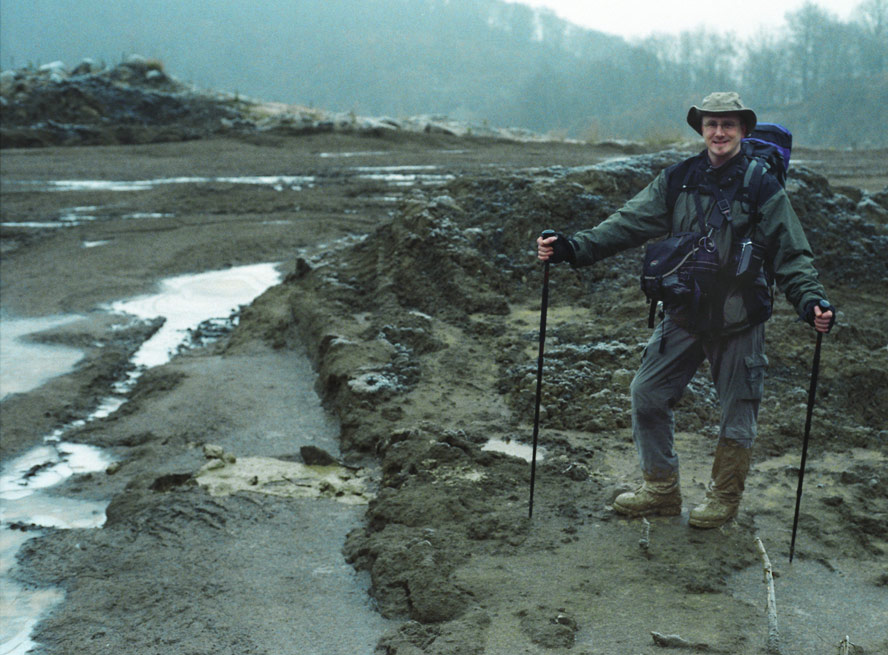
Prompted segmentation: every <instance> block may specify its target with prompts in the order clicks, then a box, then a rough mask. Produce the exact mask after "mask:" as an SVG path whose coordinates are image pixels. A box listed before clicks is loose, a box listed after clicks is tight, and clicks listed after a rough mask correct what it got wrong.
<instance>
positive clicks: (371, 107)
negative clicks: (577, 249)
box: [0, 0, 888, 147]
mask: <svg viewBox="0 0 888 655" xmlns="http://www.w3.org/2000/svg"><path fill="white" fill-rule="evenodd" d="M886 44H888V0H864V1H863V2H861V3H860V4H859V5H858V7H857V9H856V11H855V12H853V13H852V19H851V20H849V21H847V22H843V21H840V20H838V19H837V18H835V17H834V16H833V15H832V14H831V13H829V12H827V11H825V10H822V9H820V8H819V7H818V6H817V5H816V4H808V5H805V6H804V7H803V8H802V9H799V10H798V11H796V12H794V13H789V14H787V16H786V20H785V22H784V23H783V24H781V25H775V26H773V28H771V29H770V30H767V31H763V32H762V33H760V34H757V35H755V36H754V37H752V38H750V39H746V40H742V41H738V40H737V39H730V38H727V35H726V34H720V33H717V32H711V31H707V30H703V29H697V30H695V31H693V32H685V33H681V34H676V35H669V36H657V37H651V38H649V39H646V40H644V41H640V42H633V43H631V44H630V43H627V42H626V41H624V40H623V39H621V38H620V37H617V36H614V35H607V34H603V33H600V32H595V31H590V30H585V29H582V28H579V27H576V26H572V25H571V24H569V23H567V22H565V21H563V20H561V19H559V18H558V17H556V16H555V15H554V14H553V13H551V12H548V11H545V10H543V11H540V10H534V9H530V8H528V7H526V6H524V5H519V4H507V3H504V2H500V1H499V0H326V1H323V0H295V1H294V0H278V1H271V0H270V1H267V2H263V3H254V2H246V0H215V1H214V2H213V3H204V2H197V1H196V0H177V1H175V2H174V1H172V0H153V1H152V2H144V3H109V2H106V1H105V0H78V1H76V2H74V1H72V0H33V1H30V2H3V3H0V64H2V68H4V69H10V68H13V69H14V68H24V67H37V66H40V65H41V64H45V63H49V62H53V61H58V60H61V61H63V62H64V63H65V64H67V65H68V66H69V67H73V66H75V65H76V64H77V63H79V62H80V61H82V60H83V59H92V60H95V61H97V62H103V63H106V64H109V65H111V64H116V63H119V62H120V61H122V60H123V59H124V58H125V57H127V56H129V55H131V54H140V55H143V56H146V57H149V58H154V59H157V60H159V61H161V62H163V66H164V68H165V70H166V71H167V72H168V73H169V74H171V75H173V76H175V77H177V78H179V79H180V80H183V81H186V82H191V83H193V84H195V85H196V86H198V87H200V88H204V89H218V90H224V91H230V92H236V93H238V94H241V95H243V96H248V97H253V98H259V99H263V100H272V101H280V102H285V103H292V104H301V105H307V106H314V107H319V108H323V109H329V110H334V111H353V112H355V113H356V114H362V115H375V116H383V115H390V116H394V117H398V116H408V115H416V114H428V113H431V114H446V115H448V116H451V117H453V118H457V119H464V120H472V121H486V122H489V123H490V124H493V125H500V126H515V127H524V128H529V129H533V130H536V131H539V132H548V133H553V134H563V135H565V136H573V137H582V138H632V139H648V140H669V139H673V138H679V137H682V136H687V130H688V128H687V127H686V126H685V125H684V124H683V116H684V113H685V112H686V111H687V107H688V106H689V105H690V104H692V103H697V102H699V101H700V99H701V98H702V97H703V96H704V95H705V94H706V93H708V92H710V91H712V90H721V89H729V88H730V89H737V90H739V91H740V92H741V95H742V96H743V98H744V100H745V101H746V103H747V104H748V105H750V106H753V107H755V108H756V110H757V111H758V113H759V114H760V117H761V118H762V119H764V120H771V121H778V122H783V123H785V124H787V125H789V126H790V127H791V129H793V131H794V133H795V134H796V137H797V140H798V141H800V142H803V143H810V144H811V145H835V146H846V145H847V146H854V147H872V146H885V145H888V130H886V129H885V127H884V126H883V125H882V124H879V125H878V129H877V130H876V131H875V133H873V132H872V131H866V132H861V131H860V130H859V127H858V126H859V125H860V124H862V123H863V122H865V121H870V120H871V118H872V116H873V115H883V114H884V106H885V104H886V101H888V75H886V66H888V64H886V62H888V56H886V55H888V45H886ZM877 123H878V121H877Z"/></svg>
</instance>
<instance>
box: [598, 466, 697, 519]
mask: <svg viewBox="0 0 888 655" xmlns="http://www.w3.org/2000/svg"><path fill="white" fill-rule="evenodd" d="M614 511H616V512H619V513H620V514H626V515H627V516H647V515H651V514H659V515H660V516H675V515H677V514H681V489H680V488H679V486H678V475H672V476H670V477H667V478H659V479H654V478H651V477H649V476H647V475H645V476H644V483H643V484H642V485H641V486H640V487H639V488H638V489H636V490H635V491H627V492H626V493H622V494H620V495H619V496H617V497H616V499H615V500H614Z"/></svg>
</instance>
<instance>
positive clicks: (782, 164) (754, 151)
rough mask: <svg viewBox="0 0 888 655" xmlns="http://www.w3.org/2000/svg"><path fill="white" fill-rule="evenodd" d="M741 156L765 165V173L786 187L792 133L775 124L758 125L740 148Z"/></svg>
mask: <svg viewBox="0 0 888 655" xmlns="http://www.w3.org/2000/svg"><path fill="white" fill-rule="evenodd" d="M740 148H741V150H742V151H743V154H745V155H746V156H747V157H751V158H753V159H757V160H758V161H759V162H760V163H762V164H764V165H765V170H766V172H768V173H770V174H771V175H773V176H774V177H776V178H777V181H778V182H780V186H784V187H785V186H786V173H787V171H788V170H789V158H790V156H791V154H792V132H790V131H789V130H788V129H787V128H785V127H783V126H782V125H778V124H777V123H759V124H758V125H756V126H755V129H754V130H753V131H752V132H751V133H750V135H749V136H747V137H746V138H744V139H743V144H742V145H741V146H740Z"/></svg>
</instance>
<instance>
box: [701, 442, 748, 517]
mask: <svg viewBox="0 0 888 655" xmlns="http://www.w3.org/2000/svg"><path fill="white" fill-rule="evenodd" d="M750 454H751V449H749V448H744V447H743V446H741V445H740V444H738V443H737V442H736V441H731V440H730V439H720V440H719V442H718V446H717V447H716V449H715V461H714V462H713V463H712V479H711V480H710V481H709V488H708V489H707V490H706V500H704V501H703V503H701V504H700V505H697V506H696V507H695V508H694V509H692V510H691V515H690V517H689V519H688V523H690V524H691V525H692V526H694V527H695V528H717V527H719V526H720V525H724V524H725V523H727V522H728V521H730V520H731V519H732V518H734V517H735V516H737V510H738V509H739V508H740V498H741V497H742V496H743V489H744V487H745V483H746V475H747V474H748V473H749V460H750Z"/></svg>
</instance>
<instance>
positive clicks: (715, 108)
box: [688, 91, 758, 134]
mask: <svg viewBox="0 0 888 655" xmlns="http://www.w3.org/2000/svg"><path fill="white" fill-rule="evenodd" d="M704 114H740V117H741V118H742V120H743V122H744V123H745V124H746V132H747V133H749V132H752V130H753V129H754V128H755V124H756V123H757V122H758V118H756V115H755V112H754V111H752V110H751V109H750V108H749V107H744V106H743V101H742V100H741V99H740V95H739V94H737V93H735V92H734V91H716V92H715V93H710V94H709V95H708V96H706V97H705V98H703V103H702V104H701V105H700V106H699V107H698V106H697V105H694V106H693V107H691V108H690V109H689V110H688V125H690V126H691V127H693V128H694V129H695V130H697V132H698V133H699V134H703V115H704Z"/></svg>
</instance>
